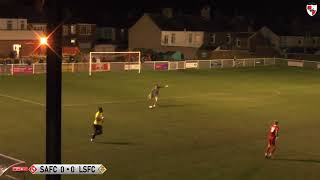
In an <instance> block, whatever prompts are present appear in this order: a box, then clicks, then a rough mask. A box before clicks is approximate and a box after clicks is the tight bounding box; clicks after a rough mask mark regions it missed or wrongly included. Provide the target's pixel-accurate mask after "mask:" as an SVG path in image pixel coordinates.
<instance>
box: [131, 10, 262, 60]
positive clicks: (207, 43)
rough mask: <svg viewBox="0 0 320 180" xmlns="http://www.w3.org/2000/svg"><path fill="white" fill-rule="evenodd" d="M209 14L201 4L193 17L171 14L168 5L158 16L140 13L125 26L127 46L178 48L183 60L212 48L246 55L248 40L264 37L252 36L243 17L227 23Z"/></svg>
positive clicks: (206, 54)
mask: <svg viewBox="0 0 320 180" xmlns="http://www.w3.org/2000/svg"><path fill="white" fill-rule="evenodd" d="M210 14H211V13H210V7H208V6H205V7H203V8H202V9H201V10H200V15H197V16H196V15H183V14H177V15H175V14H173V12H172V10H170V8H166V9H164V10H163V12H162V15H160V14H144V15H143V16H142V17H141V18H140V19H139V20H138V21H137V22H136V24H135V25H133V26H132V27H131V28H130V29H129V48H130V49H152V50H154V51H157V52H170V51H171V52H175V51H178V52H181V53H182V54H183V55H184V58H185V59H194V58H197V59H208V58H211V54H212V52H213V51H215V50H218V51H219V54H227V55H230V54H231V53H230V51H233V52H234V51H241V53H242V54H243V53H244V54H246V55H247V56H248V57H250V54H251V52H250V51H252V50H251V49H252V48H253V47H252V46H253V44H254V43H251V42H250V41H253V40H254V39H257V38H260V39H264V37H263V36H256V35H255V33H256V32H255V31H254V30H253V28H252V26H251V25H250V23H248V21H247V20H246V19H245V18H244V17H241V16H239V17H235V18H234V19H232V21H231V20H230V22H231V23H229V21H228V22H225V21H220V20H218V19H212V18H211V16H210ZM254 35H255V36H254ZM254 41H255V43H256V44H257V43H265V41H263V40H260V41H258V40H254ZM250 44H251V45H250ZM267 45H268V44H267ZM232 56H233V55H232ZM221 57H223V56H221Z"/></svg>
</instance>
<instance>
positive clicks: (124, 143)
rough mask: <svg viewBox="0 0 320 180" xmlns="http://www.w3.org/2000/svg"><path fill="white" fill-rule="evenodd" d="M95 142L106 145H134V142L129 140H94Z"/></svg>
mask: <svg viewBox="0 0 320 180" xmlns="http://www.w3.org/2000/svg"><path fill="white" fill-rule="evenodd" d="M95 143H98V144H106V145H119V146H120V145H121V146H130V145H134V143H131V142H116V141H96V142H95Z"/></svg>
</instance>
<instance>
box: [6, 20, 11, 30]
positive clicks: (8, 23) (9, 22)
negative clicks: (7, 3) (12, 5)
mask: <svg viewBox="0 0 320 180" xmlns="http://www.w3.org/2000/svg"><path fill="white" fill-rule="evenodd" d="M7 29H8V30H12V21H11V20H9V21H7Z"/></svg>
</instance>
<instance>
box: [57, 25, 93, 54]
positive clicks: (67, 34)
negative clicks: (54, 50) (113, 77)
mask: <svg viewBox="0 0 320 180" xmlns="http://www.w3.org/2000/svg"><path fill="white" fill-rule="evenodd" d="M62 29H63V30H62V44H63V46H64V47H78V48H79V49H80V50H81V51H82V52H89V51H91V49H92V47H93V45H94V42H95V31H96V25H95V24H89V23H73V22H68V23H66V24H65V25H63V28H62Z"/></svg>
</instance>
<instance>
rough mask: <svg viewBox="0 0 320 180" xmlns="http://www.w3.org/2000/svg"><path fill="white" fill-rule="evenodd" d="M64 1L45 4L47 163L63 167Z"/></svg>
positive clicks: (50, 179)
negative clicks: (62, 65)
mask: <svg viewBox="0 0 320 180" xmlns="http://www.w3.org/2000/svg"><path fill="white" fill-rule="evenodd" d="M62 2H63V1H62V0H46V1H45V5H44V6H45V13H46V16H47V20H48V26H47V32H48V33H47V34H49V35H50V37H48V46H49V47H50V48H47V77H46V79H47V83H46V93H47V94H46V163H47V164H61V61H62V59H61V57H62V26H61V25H60V23H62V7H61V6H62ZM60 179H61V176H60V175H46V180H60Z"/></svg>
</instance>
